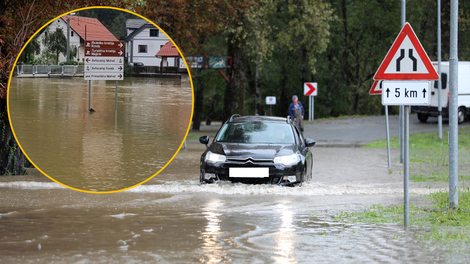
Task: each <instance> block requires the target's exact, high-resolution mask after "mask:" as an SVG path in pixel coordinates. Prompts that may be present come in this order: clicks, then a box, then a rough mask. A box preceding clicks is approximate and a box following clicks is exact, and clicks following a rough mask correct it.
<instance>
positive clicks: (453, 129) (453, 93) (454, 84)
mask: <svg viewBox="0 0 470 264" xmlns="http://www.w3.org/2000/svg"><path fill="white" fill-rule="evenodd" d="M458 66H459V59H458V1H457V0H451V1H450V54H449V71H450V72H449V86H450V87H449V207H450V208H457V207H458V205H459V194H458V186H459V127H458V107H459V106H458V87H459V86H458V83H459V81H458V80H459V79H458V77H459V75H458Z"/></svg>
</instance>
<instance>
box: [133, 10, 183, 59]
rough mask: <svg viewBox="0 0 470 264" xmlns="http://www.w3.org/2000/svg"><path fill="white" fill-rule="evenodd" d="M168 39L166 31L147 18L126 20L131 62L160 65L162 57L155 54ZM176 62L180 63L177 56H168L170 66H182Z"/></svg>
mask: <svg viewBox="0 0 470 264" xmlns="http://www.w3.org/2000/svg"><path fill="white" fill-rule="evenodd" d="M168 41H170V39H169V38H168V37H167V36H166V34H165V33H164V32H162V31H161V30H160V29H158V28H157V27H155V26H154V25H153V24H151V23H150V22H148V21H146V20H145V19H128V20H127V21H126V38H125V42H126V57H127V61H128V62H129V63H136V62H141V63H143V64H144V66H160V63H161V61H162V58H161V57H155V54H157V53H158V51H159V50H160V49H161V48H162V47H163V46H164V45H165V44H166V43H167V42H168ZM175 59H176V60H175ZM175 63H178V64H180V62H179V60H178V59H177V58H168V66H180V65H175ZM183 65H184V63H183Z"/></svg>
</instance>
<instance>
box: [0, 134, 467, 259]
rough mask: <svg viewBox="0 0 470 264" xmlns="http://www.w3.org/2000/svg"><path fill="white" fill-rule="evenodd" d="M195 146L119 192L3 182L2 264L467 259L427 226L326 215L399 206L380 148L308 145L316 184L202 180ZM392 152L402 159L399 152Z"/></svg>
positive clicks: (32, 179) (399, 189)
mask: <svg viewBox="0 0 470 264" xmlns="http://www.w3.org/2000/svg"><path fill="white" fill-rule="evenodd" d="M204 148H205V147H204V146H203V145H201V144H198V143H194V142H192V141H191V142H189V143H188V144H187V148H186V150H181V151H180V152H179V153H178V155H177V156H176V157H175V159H174V160H173V161H172V162H171V164H169V165H168V166H167V167H166V168H165V169H164V170H163V171H162V172H161V173H160V174H159V175H158V177H154V178H152V179H151V180H149V181H148V182H146V183H144V184H142V185H140V186H137V187H135V188H132V189H129V190H126V191H122V192H117V193H107V194H94V193H83V192H77V191H74V190H70V189H67V188H65V187H63V186H60V185H59V184H57V183H54V182H51V181H50V180H48V179H47V178H45V177H43V176H40V175H36V176H20V177H18V176H9V177H0V193H1V194H2V195H0V234H1V235H0V262H1V263H33V262H34V263H465V262H466V261H468V259H469V257H470V255H469V253H468V252H469V250H468V245H467V244H465V243H463V244H461V245H459V244H458V243H456V244H452V245H449V244H446V243H432V242H429V241H426V240H424V241H423V240H420V239H417V238H416V236H415V235H414V234H415V233H416V232H421V233H423V232H424V233H425V234H426V228H422V227H416V226H411V227H410V228H409V229H408V230H407V231H405V230H404V228H403V225H402V224H400V223H397V224H362V223H353V224H345V223H342V222H341V221H337V220H335V219H334V216H335V215H336V214H338V213H340V212H343V211H346V212H354V211H361V210H363V209H364V208H366V207H368V206H371V205H374V204H380V205H382V206H390V205H397V204H400V203H402V201H403V184H402V177H403V175H401V174H400V173H397V172H394V173H389V172H388V169H387V162H386V159H385V158H384V157H386V153H384V151H383V150H380V149H379V150H378V149H341V148H331V149H326V148H314V150H313V152H314V159H315V172H314V177H313V181H312V182H309V183H306V184H303V185H302V187H295V188H285V187H280V186H272V185H244V184H232V183H227V182H219V183H216V184H208V185H200V184H199V182H198V181H199V174H198V169H199V158H200V155H201V153H202V151H203V150H204ZM392 153H393V155H394V160H395V159H397V158H398V157H399V150H397V151H393V152H392ZM366 159H367V160H368V162H369V165H368V167H367V169H366V167H365V165H364V163H365V162H364V160H366ZM335 160H336V162H335ZM337 160H343V161H344V162H341V163H338V161H337ZM334 164H336V166H335V167H334V168H333V165H334ZM371 164H375V165H371ZM393 166H394V167H393V168H394V170H396V169H397V168H399V167H400V164H399V163H394V164H393ZM433 191H435V190H434V189H433V188H429V187H425V186H424V185H420V184H414V183H411V184H410V194H411V195H410V203H411V204H414V205H419V204H422V203H423V201H421V200H422V198H420V196H419V194H426V193H430V192H433Z"/></svg>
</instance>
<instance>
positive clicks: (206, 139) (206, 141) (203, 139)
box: [199, 136, 209, 148]
mask: <svg viewBox="0 0 470 264" xmlns="http://www.w3.org/2000/svg"><path fill="white" fill-rule="evenodd" d="M199 143H201V144H204V145H206V147H207V148H208V147H209V136H202V137H200V138H199Z"/></svg>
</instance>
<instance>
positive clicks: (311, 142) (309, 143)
mask: <svg viewBox="0 0 470 264" xmlns="http://www.w3.org/2000/svg"><path fill="white" fill-rule="evenodd" d="M305 145H306V146H307V147H313V146H315V140H313V139H310V138H306V139H305Z"/></svg>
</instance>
